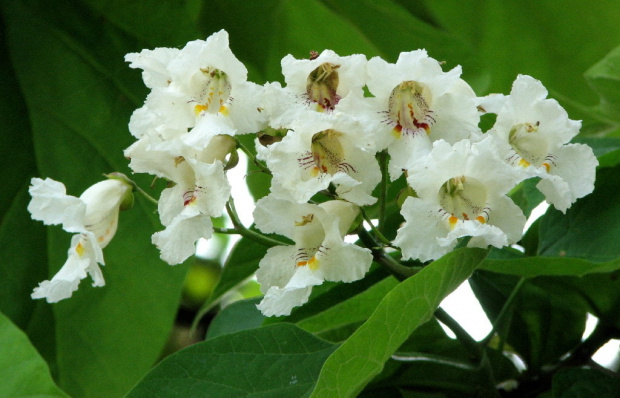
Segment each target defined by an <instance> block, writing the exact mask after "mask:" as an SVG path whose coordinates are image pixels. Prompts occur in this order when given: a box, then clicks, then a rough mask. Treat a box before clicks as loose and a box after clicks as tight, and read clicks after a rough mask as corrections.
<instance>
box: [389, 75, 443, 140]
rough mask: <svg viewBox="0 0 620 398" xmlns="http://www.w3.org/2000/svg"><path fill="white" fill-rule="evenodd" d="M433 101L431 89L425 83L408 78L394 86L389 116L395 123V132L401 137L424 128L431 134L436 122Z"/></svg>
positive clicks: (390, 99)
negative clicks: (431, 106) (431, 105)
mask: <svg viewBox="0 0 620 398" xmlns="http://www.w3.org/2000/svg"><path fill="white" fill-rule="evenodd" d="M431 101H432V95H431V90H430V88H428V86H427V85H425V84H423V83H419V82H416V81H413V80H408V81H404V82H402V83H400V84H399V85H398V86H396V87H394V89H393V90H392V93H391V94H390V98H389V102H388V118H389V121H390V122H392V123H393V124H394V129H393V133H394V134H395V135H396V136H397V137H400V136H402V135H403V134H407V133H415V132H416V131H419V130H420V129H422V130H424V131H425V132H426V134H429V133H430V132H431V126H432V125H433V123H435V119H434V118H433V111H432V110H431V108H430V104H431Z"/></svg>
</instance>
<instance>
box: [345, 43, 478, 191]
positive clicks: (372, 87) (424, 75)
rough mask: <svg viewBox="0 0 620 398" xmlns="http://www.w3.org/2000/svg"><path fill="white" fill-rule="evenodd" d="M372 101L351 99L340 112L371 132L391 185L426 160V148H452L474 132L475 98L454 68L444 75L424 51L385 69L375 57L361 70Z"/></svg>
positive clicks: (475, 123)
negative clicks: (385, 156) (383, 153)
mask: <svg viewBox="0 0 620 398" xmlns="http://www.w3.org/2000/svg"><path fill="white" fill-rule="evenodd" d="M367 71H368V81H367V86H368V89H369V91H370V93H371V94H372V95H373V96H374V97H372V98H364V99H363V100H361V101H360V100H358V99H356V98H352V99H351V101H350V102H347V103H346V104H343V107H342V111H343V112H355V111H357V113H358V114H361V115H360V117H363V118H364V120H365V123H368V124H372V125H374V126H375V131H376V133H375V137H374V139H375V144H376V148H377V150H382V149H384V148H387V149H388V152H389V153H390V156H391V160H390V164H389V172H390V177H391V178H392V179H393V180H394V179H396V178H397V177H398V176H400V175H401V174H402V171H403V170H406V169H408V168H409V167H411V165H412V163H413V162H414V161H415V160H416V159H417V158H419V157H421V156H424V155H425V154H427V153H428V152H429V151H430V149H431V143H432V142H433V141H435V140H439V139H443V140H446V141H448V142H449V143H455V142H457V141H459V140H461V139H463V138H469V137H470V136H471V135H472V134H477V132H478V128H477V126H478V122H479V115H478V111H477V109H476V95H475V94H474V92H473V90H472V89H471V87H469V85H468V84H467V83H465V81H463V80H462V79H461V78H460V75H461V68H460V67H459V66H457V67H455V68H454V69H452V70H450V71H448V72H444V71H443V70H442V68H441V64H440V63H439V62H437V61H436V60H435V59H433V58H430V57H429V56H428V55H427V53H426V51H424V50H417V51H412V52H407V53H401V54H400V56H399V57H398V60H397V61H396V63H394V64H391V63H388V62H386V61H384V60H383V59H381V58H379V57H375V58H372V59H370V60H369V61H368V65H367Z"/></svg>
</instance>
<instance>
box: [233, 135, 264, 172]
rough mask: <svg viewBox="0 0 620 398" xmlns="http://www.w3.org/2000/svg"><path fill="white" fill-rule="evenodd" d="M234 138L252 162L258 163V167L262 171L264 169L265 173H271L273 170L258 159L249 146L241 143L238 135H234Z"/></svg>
mask: <svg viewBox="0 0 620 398" xmlns="http://www.w3.org/2000/svg"><path fill="white" fill-rule="evenodd" d="M233 138H234V139H235V142H236V143H237V147H238V148H239V149H241V151H243V153H245V155H246V156H247V157H248V159H250V160H251V161H252V163H254V164H255V165H256V167H258V168H259V169H260V171H262V172H264V173H267V174H271V170H269V168H267V167H266V166H265V165H264V164H262V163H261V162H260V161H259V160H258V159H256V156H254V154H253V153H252V151H250V149H249V148H248V147H246V146H245V145H243V144H242V143H241V141H239V139H238V138H237V137H233Z"/></svg>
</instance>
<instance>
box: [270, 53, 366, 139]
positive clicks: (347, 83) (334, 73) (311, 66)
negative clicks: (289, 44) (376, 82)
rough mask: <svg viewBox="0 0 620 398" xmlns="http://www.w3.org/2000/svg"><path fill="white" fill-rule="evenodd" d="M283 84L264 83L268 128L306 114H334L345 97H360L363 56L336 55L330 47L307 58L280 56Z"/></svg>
mask: <svg viewBox="0 0 620 398" xmlns="http://www.w3.org/2000/svg"><path fill="white" fill-rule="evenodd" d="M282 74H283V75H284V80H285V82H286V87H284V88H282V86H281V85H280V83H277V82H275V83H269V84H266V85H265V91H264V98H263V103H262V108H263V110H264V112H265V113H266V114H267V115H268V118H269V123H270V125H271V127H274V128H276V129H279V128H285V127H290V126H292V125H294V124H296V122H298V121H299V120H303V119H304V118H305V116H304V111H305V112H309V113H314V112H319V113H327V114H329V113H333V112H335V111H337V110H338V109H339V106H340V104H341V101H345V102H346V101H347V98H348V97H353V96H355V97H360V98H361V97H363V95H364V92H363V89H362V88H363V87H364V84H365V80H366V57H365V56H364V55H361V54H355V55H349V56H339V55H338V54H336V53H335V52H333V51H331V50H325V51H323V52H322V53H321V54H320V55H319V54H316V53H314V54H313V56H312V57H311V58H310V59H295V58H294V57H293V56H292V55H287V56H286V57H284V58H283V59H282Z"/></svg>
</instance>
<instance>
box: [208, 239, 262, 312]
mask: <svg viewBox="0 0 620 398" xmlns="http://www.w3.org/2000/svg"><path fill="white" fill-rule="evenodd" d="M266 252H267V247H265V246H263V245H261V244H260V243H257V242H254V241H253V240H250V239H248V238H241V239H240V240H239V241H238V242H237V243H236V244H235V246H234V247H233V249H232V250H231V252H230V254H229V255H228V258H227V259H226V262H225V263H224V269H223V270H222V276H221V277H220V281H219V282H218V284H217V286H215V289H214V290H213V293H212V294H211V297H210V298H209V301H208V302H207V303H206V304H205V306H209V305H210V304H211V303H214V302H217V301H218V300H219V299H220V298H221V297H222V296H223V295H224V294H225V293H226V292H228V291H229V290H231V289H233V288H235V287H237V286H239V285H240V284H241V283H242V282H243V281H245V280H246V279H248V278H249V277H251V276H252V275H254V273H255V272H256V270H257V269H258V263H259V262H260V260H262V258H263V257H264V256H265V253H266ZM203 308H204V307H203Z"/></svg>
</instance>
